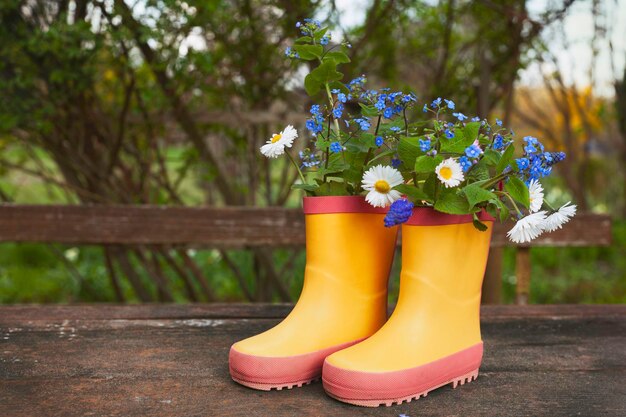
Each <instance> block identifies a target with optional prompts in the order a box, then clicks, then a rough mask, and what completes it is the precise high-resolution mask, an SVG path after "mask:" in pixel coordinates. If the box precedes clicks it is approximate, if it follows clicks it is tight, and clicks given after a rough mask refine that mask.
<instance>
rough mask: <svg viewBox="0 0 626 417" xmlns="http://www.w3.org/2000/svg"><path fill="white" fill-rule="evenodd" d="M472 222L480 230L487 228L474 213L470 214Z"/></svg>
mask: <svg viewBox="0 0 626 417" xmlns="http://www.w3.org/2000/svg"><path fill="white" fill-rule="evenodd" d="M472 223H474V227H475V228H477V229H478V230H480V231H481V232H484V231H486V230H487V229H488V227H487V225H486V224H485V223H483V222H481V221H480V219H479V218H478V216H477V215H476V213H473V214H472Z"/></svg>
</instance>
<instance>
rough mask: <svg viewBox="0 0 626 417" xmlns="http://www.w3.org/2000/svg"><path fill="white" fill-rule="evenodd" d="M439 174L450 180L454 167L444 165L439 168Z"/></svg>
mask: <svg viewBox="0 0 626 417" xmlns="http://www.w3.org/2000/svg"><path fill="white" fill-rule="evenodd" d="M439 175H441V177H442V178H443V179H444V180H449V179H450V178H452V169H450V168H449V167H442V168H441V169H440V170H439Z"/></svg>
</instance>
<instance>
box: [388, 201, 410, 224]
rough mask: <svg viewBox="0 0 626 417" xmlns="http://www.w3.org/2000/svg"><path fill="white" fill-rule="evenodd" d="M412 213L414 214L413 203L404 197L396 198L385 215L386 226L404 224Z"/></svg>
mask: <svg viewBox="0 0 626 417" xmlns="http://www.w3.org/2000/svg"><path fill="white" fill-rule="evenodd" d="M411 214H413V203H411V202H410V201H409V200H407V199H404V198H401V199H399V200H396V201H394V202H393V203H392V204H391V207H389V211H388V212H387V215H386V216H385V220H384V222H385V227H392V226H397V225H399V224H402V223H404V222H406V221H407V220H409V218H410V217H411Z"/></svg>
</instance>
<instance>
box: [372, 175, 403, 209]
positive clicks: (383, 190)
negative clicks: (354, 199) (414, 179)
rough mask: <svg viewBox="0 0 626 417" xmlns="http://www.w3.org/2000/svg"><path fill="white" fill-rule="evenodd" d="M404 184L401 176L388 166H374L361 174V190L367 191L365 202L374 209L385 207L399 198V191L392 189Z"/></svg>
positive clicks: (400, 195)
mask: <svg viewBox="0 0 626 417" xmlns="http://www.w3.org/2000/svg"><path fill="white" fill-rule="evenodd" d="M403 182H404V178H402V174H400V171H398V170H397V169H395V168H392V167H390V166H383V165H376V166H375V167H371V168H370V169H368V170H367V171H366V172H365V173H364V174H363V181H362V185H363V189H364V190H366V191H369V193H367V195H366V196H365V201H367V202H368V203H370V204H371V205H372V206H374V207H386V206H388V205H389V204H391V203H393V202H394V201H396V200H397V199H399V198H400V197H402V194H400V192H399V191H396V190H393V189H392V188H393V187H395V186H396V185H400V184H402V183H403Z"/></svg>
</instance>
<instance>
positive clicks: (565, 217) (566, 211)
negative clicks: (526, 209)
mask: <svg viewBox="0 0 626 417" xmlns="http://www.w3.org/2000/svg"><path fill="white" fill-rule="evenodd" d="M575 214H576V205H575V204H571V202H570V201H568V202H567V203H565V204H563V206H562V207H561V208H560V209H558V210H557V211H555V212H554V213H552V214H551V215H549V216H548V218H546V223H545V229H546V230H547V231H548V232H554V231H555V230H556V229H560V228H561V227H563V225H564V224H565V223H567V222H568V221H569V219H571V218H572V217H574V215H575Z"/></svg>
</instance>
